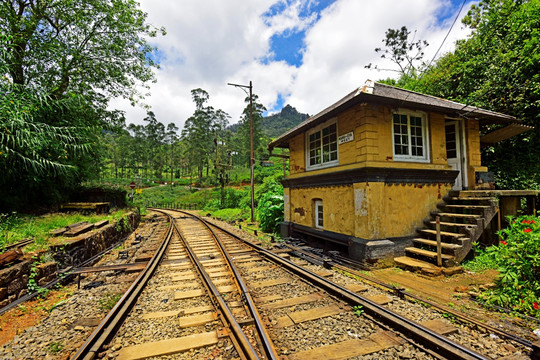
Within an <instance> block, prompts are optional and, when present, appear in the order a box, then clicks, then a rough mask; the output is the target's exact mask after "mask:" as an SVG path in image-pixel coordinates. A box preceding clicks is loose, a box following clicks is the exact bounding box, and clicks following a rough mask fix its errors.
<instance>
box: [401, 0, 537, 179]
mask: <svg viewBox="0 0 540 360" xmlns="http://www.w3.org/2000/svg"><path fill="white" fill-rule="evenodd" d="M464 23H465V24H466V25H468V26H470V27H471V28H472V29H473V33H472V35H471V36H470V38H468V39H466V40H463V41H460V42H458V43H457V46H456V49H455V51H454V52H452V53H449V54H446V55H445V56H443V57H442V58H441V59H439V60H438V61H437V63H436V64H435V65H434V66H432V67H431V68H429V69H428V70H427V72H426V73H425V75H424V76H423V77H422V78H421V79H420V80H419V81H416V82H411V83H409V85H408V87H414V88H415V90H417V91H421V92H426V93H428V94H431V95H434V96H439V97H444V98H448V99H452V100H456V101H460V102H463V103H466V104H470V105H475V106H479V107H483V108H487V109H490V110H494V111H499V112H503V113H507V114H510V115H514V116H516V117H517V118H518V119H521V120H523V122H524V123H525V124H528V125H533V126H536V127H535V129H534V130H533V131H529V132H527V133H524V134H522V135H519V136H516V137H514V138H511V139H508V140H505V141H503V142H501V143H499V144H497V145H495V146H493V147H488V148H485V149H484V150H483V158H484V162H485V164H486V165H487V166H488V167H489V168H490V169H491V170H492V171H494V172H495V175H496V177H497V183H498V184H499V185H500V186H502V187H504V188H537V189H538V188H540V163H539V162H538V158H539V156H540V126H538V125H540V73H539V72H538V69H540V55H539V49H540V36H539V33H540V2H538V1H524V0H521V1H513V0H490V1H481V2H480V3H479V4H478V5H477V6H473V7H472V8H471V11H470V12H469V14H468V15H467V16H466V17H465V19H464ZM493 128H494V126H493V125H491V126H489V127H487V128H485V129H483V131H485V132H488V131H490V130H492V129H493Z"/></svg>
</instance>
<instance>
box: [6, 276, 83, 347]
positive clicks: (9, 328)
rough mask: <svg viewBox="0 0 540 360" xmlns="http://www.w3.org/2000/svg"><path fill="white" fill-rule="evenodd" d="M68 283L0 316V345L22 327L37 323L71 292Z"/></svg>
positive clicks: (21, 329) (22, 328)
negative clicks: (44, 296) (43, 296)
mask: <svg viewBox="0 0 540 360" xmlns="http://www.w3.org/2000/svg"><path fill="white" fill-rule="evenodd" d="M75 286H76V285H70V286H66V287H63V288H61V289H60V290H53V291H51V292H50V293H49V294H48V295H47V297H46V298H44V299H42V298H39V299H34V300H31V301H27V302H25V303H23V304H21V305H19V306H16V307H14V308H13V309H11V310H9V311H7V312H6V313H4V314H2V315H1V316H0V346H2V345H4V344H5V343H7V342H8V341H11V340H12V339H13V338H14V337H15V336H16V335H17V334H19V333H21V332H23V331H24V329H26V328H29V327H31V326H35V325H36V324H38V323H39V322H40V321H41V320H42V319H43V318H45V317H46V316H47V315H48V313H49V312H50V311H52V310H53V309H54V308H55V307H56V306H58V305H60V304H61V302H62V301H64V300H65V299H67V298H68V297H69V296H70V295H71V294H72V289H71V288H72V287H75Z"/></svg>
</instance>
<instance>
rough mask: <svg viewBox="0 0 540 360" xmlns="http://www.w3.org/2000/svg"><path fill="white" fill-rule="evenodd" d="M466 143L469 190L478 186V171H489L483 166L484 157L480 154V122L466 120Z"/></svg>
mask: <svg viewBox="0 0 540 360" xmlns="http://www.w3.org/2000/svg"><path fill="white" fill-rule="evenodd" d="M464 123H465V137H466V139H465V141H466V146H467V149H468V151H467V170H466V171H467V183H468V184H467V185H465V186H468V187H469V189H474V188H475V186H476V174H475V172H477V171H488V169H487V167H485V166H482V156H481V154H480V125H479V123H478V121H474V120H465V122H464Z"/></svg>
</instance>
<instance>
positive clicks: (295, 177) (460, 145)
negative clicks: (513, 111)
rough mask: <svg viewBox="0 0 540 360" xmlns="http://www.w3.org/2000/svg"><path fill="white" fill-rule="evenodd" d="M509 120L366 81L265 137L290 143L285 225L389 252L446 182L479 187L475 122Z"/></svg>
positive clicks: (359, 252)
mask: <svg viewBox="0 0 540 360" xmlns="http://www.w3.org/2000/svg"><path fill="white" fill-rule="evenodd" d="M515 122H516V119H515V118H514V117H512V116H509V115H505V114H501V113H496V112H492V111H488V110H484V109H480V108H476V107H472V106H468V105H465V104H460V103H456V102H452V101H447V100H443V99H440V98H437V97H433V96H428V95H424V94H420V93H416V92H412V91H407V90H403V89H399V88H396V87H392V86H388V85H384V84H381V83H376V82H371V81H368V82H366V84H365V85H364V86H362V87H360V88H358V89H356V90H354V91H353V92H351V93H349V94H348V95H346V96H345V97H344V98H342V99H341V100H339V101H338V102H336V103H335V104H333V105H331V106H329V107H328V108H326V109H324V110H323V111H321V112H320V113H318V114H316V115H314V116H312V117H310V118H309V119H307V120H306V121H304V122H303V123H301V124H299V125H298V126H296V127H295V128H293V129H291V130H290V131H288V132H287V133H285V134H283V135H282V136H280V137H279V138H277V139H276V140H274V141H272V142H271V143H270V144H269V145H268V148H269V150H270V152H271V151H272V150H273V149H274V148H288V149H289V166H290V174H289V176H288V177H287V178H286V179H285V180H284V181H283V185H284V188H285V190H284V205H285V206H284V209H285V221H284V223H283V224H282V235H284V236H293V235H301V236H308V237H312V238H317V239H322V240H325V241H330V242H334V243H338V244H342V245H345V246H348V249H349V250H348V251H349V255H351V256H352V257H353V258H357V259H359V260H366V259H367V260H369V259H376V258H380V257H382V256H384V254H385V253H386V252H388V250H389V249H392V250H391V252H392V254H395V253H396V250H395V249H396V248H400V247H403V244H404V243H407V241H409V243H410V238H411V237H412V236H413V235H414V233H415V231H416V229H417V228H418V227H421V226H422V223H423V220H424V219H425V218H426V217H428V215H429V213H430V211H432V210H434V209H436V206H437V204H438V203H439V202H441V199H443V198H444V197H445V196H446V195H447V194H448V192H449V191H450V190H452V189H454V190H462V189H475V188H476V187H477V176H478V174H481V173H485V172H487V168H486V167H484V166H482V163H481V157H480V145H481V142H482V138H481V137H480V126H481V125H483V124H492V123H500V124H512V123H515ZM512 135H515V134H510V133H508V132H507V134H506V135H505V136H504V137H510V136H512ZM499 137H500V136H499ZM498 140H500V139H498Z"/></svg>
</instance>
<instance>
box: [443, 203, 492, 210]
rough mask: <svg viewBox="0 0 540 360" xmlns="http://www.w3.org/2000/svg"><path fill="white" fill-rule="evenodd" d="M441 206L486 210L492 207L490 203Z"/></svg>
mask: <svg viewBox="0 0 540 360" xmlns="http://www.w3.org/2000/svg"><path fill="white" fill-rule="evenodd" d="M441 207H446V208H451V209H464V210H484V209H489V208H491V206H490V205H452V204H450V205H448V204H445V205H442V206H441Z"/></svg>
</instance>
